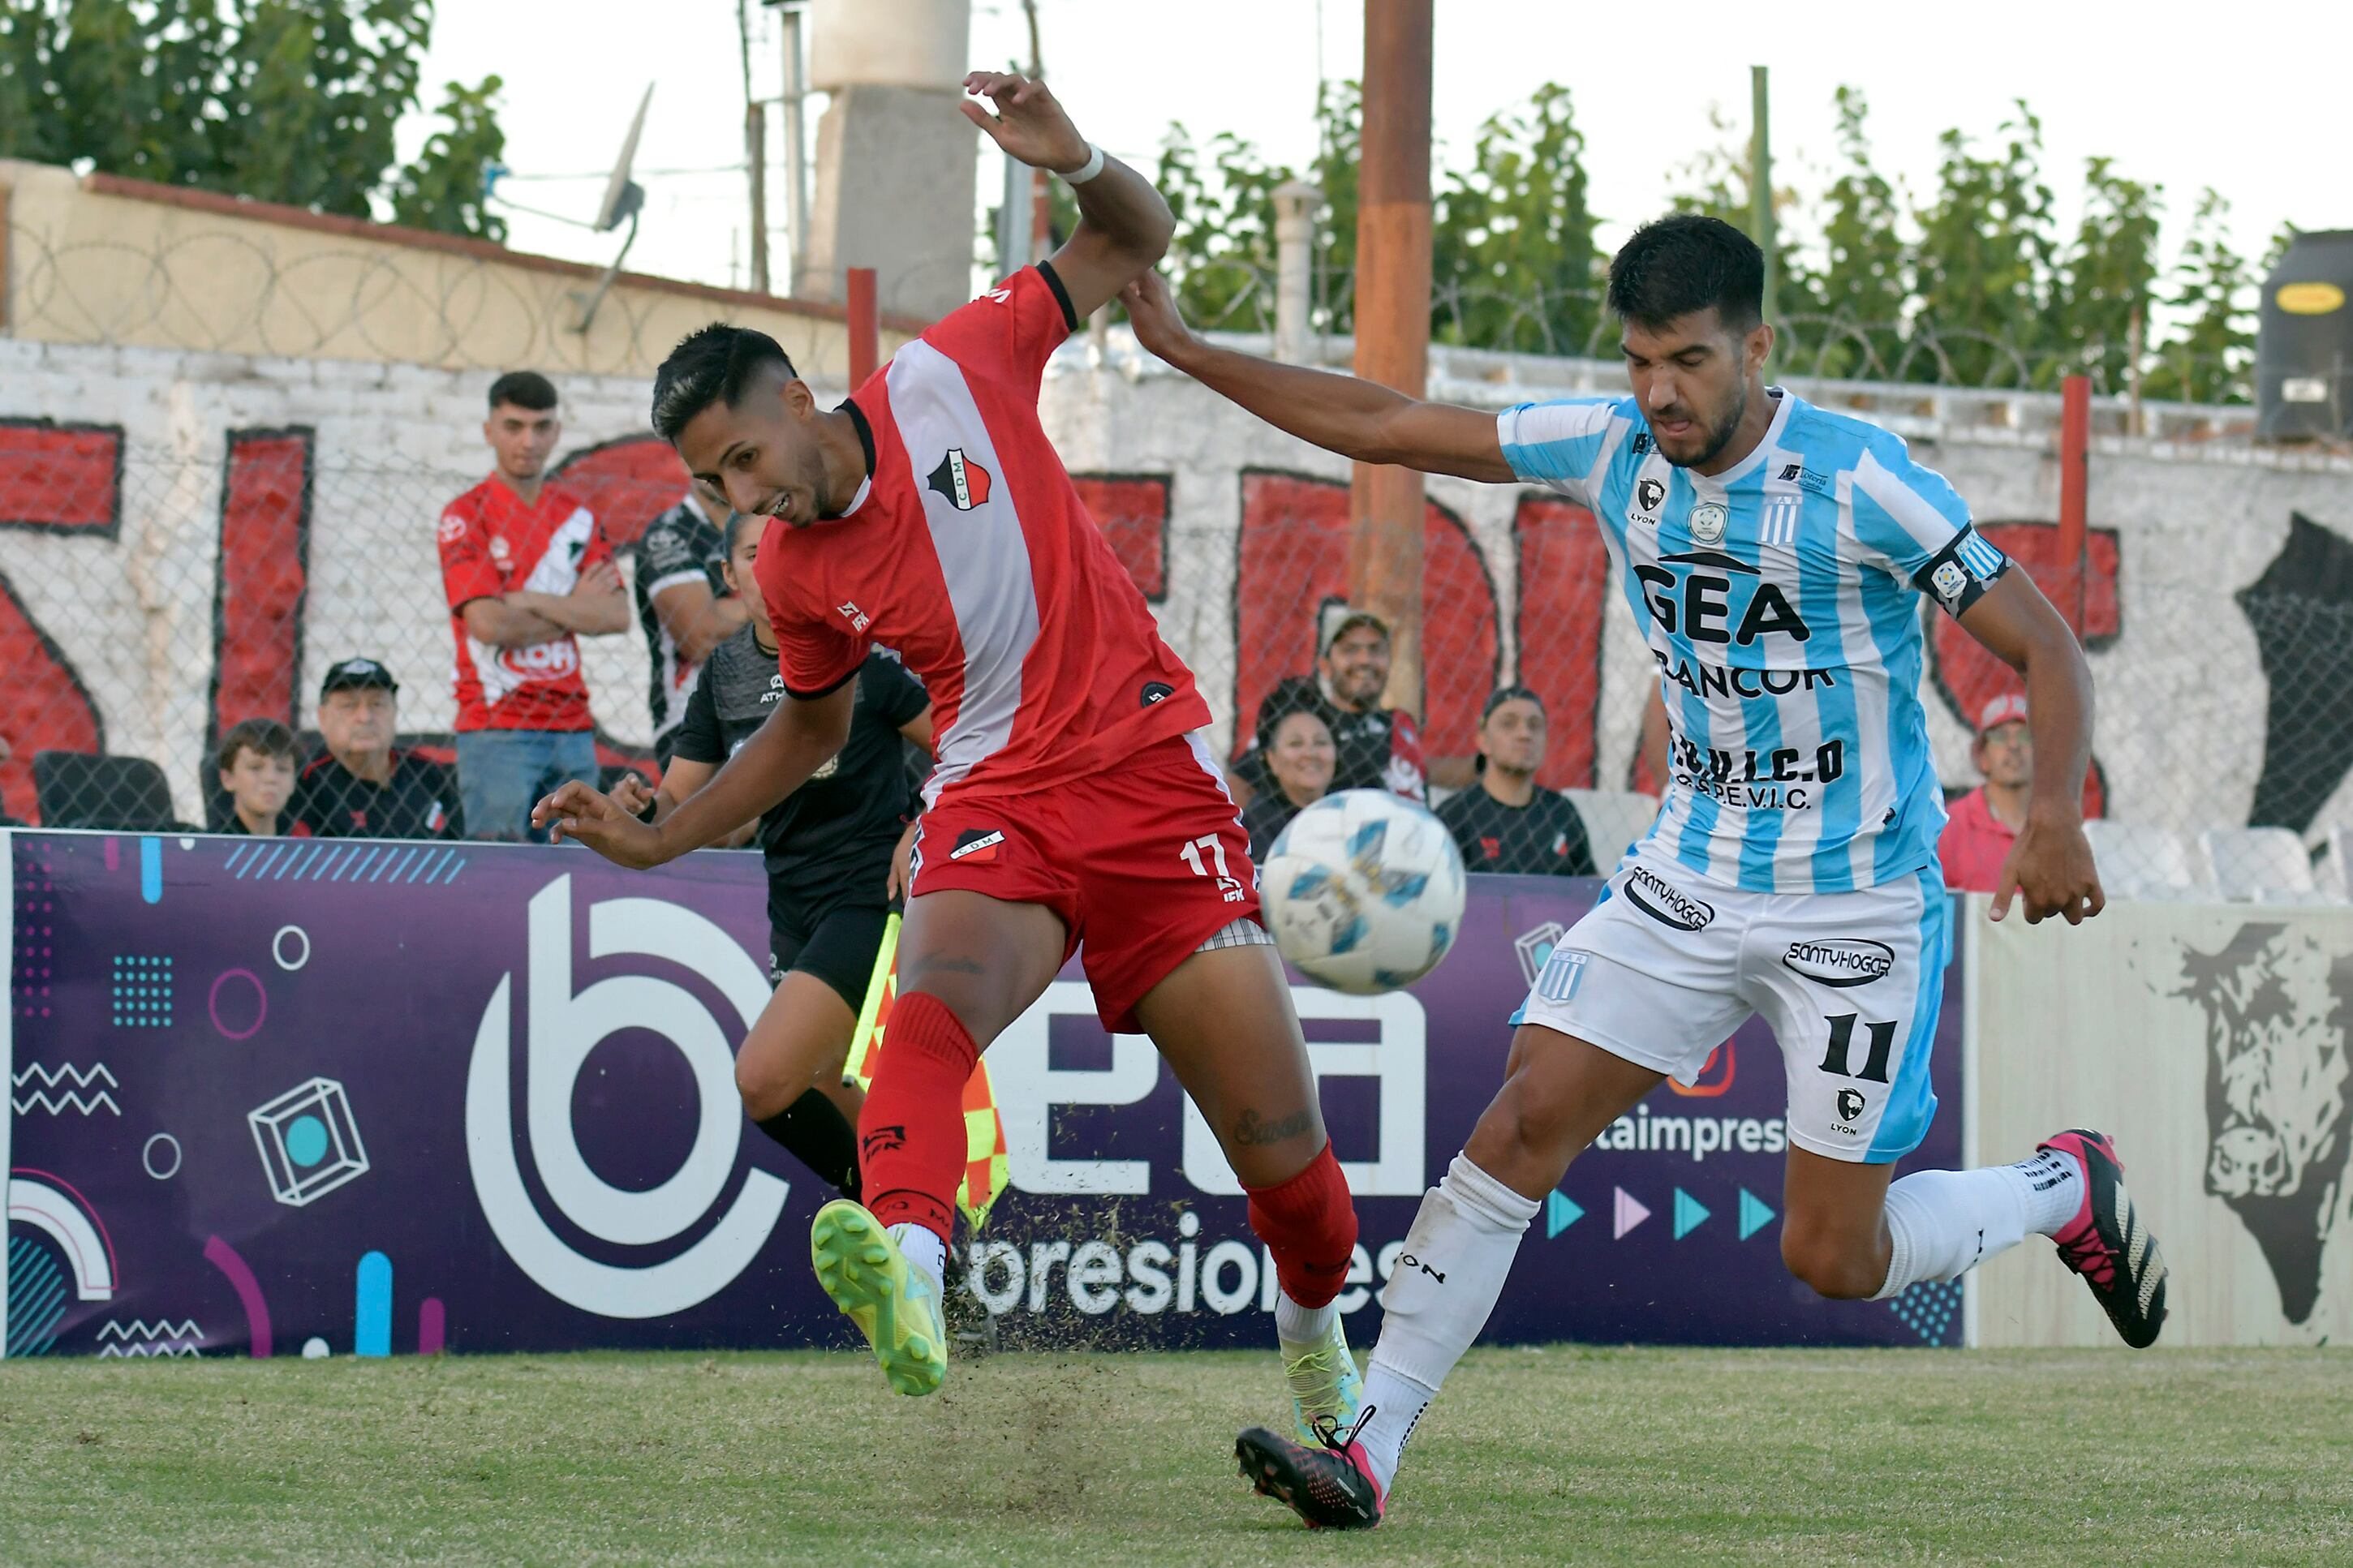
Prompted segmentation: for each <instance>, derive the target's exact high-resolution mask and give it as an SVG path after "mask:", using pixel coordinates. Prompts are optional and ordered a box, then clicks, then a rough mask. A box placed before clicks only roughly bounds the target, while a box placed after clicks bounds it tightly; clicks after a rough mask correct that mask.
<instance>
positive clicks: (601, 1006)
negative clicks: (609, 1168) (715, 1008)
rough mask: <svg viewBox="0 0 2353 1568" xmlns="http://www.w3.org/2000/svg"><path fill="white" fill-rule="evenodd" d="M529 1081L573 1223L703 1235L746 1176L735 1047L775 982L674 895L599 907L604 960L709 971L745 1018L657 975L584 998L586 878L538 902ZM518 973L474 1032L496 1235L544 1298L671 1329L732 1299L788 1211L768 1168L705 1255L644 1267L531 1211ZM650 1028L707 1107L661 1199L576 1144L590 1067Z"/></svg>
mask: <svg viewBox="0 0 2353 1568" xmlns="http://www.w3.org/2000/svg"><path fill="white" fill-rule="evenodd" d="M530 932H531V957H530V963H531V973H530V976H529V978H528V979H527V981H526V983H525V984H526V991H525V994H526V997H527V1002H528V1008H529V1013H530V1022H529V1024H528V1026H527V1028H528V1032H529V1033H528V1041H529V1043H528V1045H527V1046H526V1047H525V1050H524V1053H523V1058H524V1062H525V1066H526V1069H527V1072H528V1076H529V1079H530V1084H529V1088H528V1090H527V1098H526V1101H525V1105H524V1114H523V1127H524V1129H525V1130H526V1131H528V1133H529V1137H530V1142H531V1152H532V1157H533V1161H534V1162H535V1163H537V1165H538V1167H539V1182H540V1185H541V1187H542V1188H543V1190H544V1191H545V1192H546V1194H547V1197H548V1201H549V1202H550V1203H552V1204H554V1205H555V1207H556V1209H557V1210H558V1211H559V1212H561V1213H562V1214H563V1215H564V1217H565V1219H566V1220H568V1221H569V1222H571V1224H573V1225H574V1226H577V1227H579V1228H580V1229H581V1230H582V1231H585V1232H586V1233H587V1234H588V1235H590V1236H593V1237H596V1239H597V1240H599V1241H602V1242H609V1243H611V1244H612V1245H613V1246H615V1247H660V1246H664V1245H665V1244H667V1243H669V1242H670V1241H671V1240H672V1239H673V1238H675V1237H679V1236H681V1235H682V1234H684V1233H685V1232H687V1231H690V1230H693V1229H696V1228H698V1227H700V1226H702V1222H703V1219H704V1216H705V1215H706V1214H707V1213H708V1211H709V1210H710V1208H711V1206H712V1205H713V1204H714V1203H716V1202H717V1201H718V1200H719V1195H720V1194H721V1193H722V1192H723V1191H724V1190H725V1188H726V1186H727V1183H728V1180H729V1178H730V1177H732V1176H733V1174H734V1172H735V1156H736V1153H737V1147H736V1145H737V1142H738V1140H739V1139H740V1137H741V1135H742V1132H743V1127H744V1110H743V1106H742V1103H741V1102H740V1101H739V1100H737V1098H736V1093H735V1061H734V1057H733V1053H732V1052H731V1051H730V1050H729V1049H728V1041H729V1040H730V1039H731V1038H733V1037H737V1036H738V1035H739V1034H740V1033H741V1032H743V1031H747V1030H749V1029H750V1028H751V1026H752V1021H753V1020H754V1018H757V1017H758V1016H760V1009H761V1008H762V1007H763V1006H764V1005H766V1003H767V1000H768V985H767V980H766V977H765V975H764V974H762V973H761V972H760V967H759V965H757V964H755V963H753V962H752V960H751V958H750V957H749V956H747V955H746V954H745V953H744V950H743V949H742V948H741V947H739V946H737V945H736V943H735V942H734V941H733V939H732V938H731V937H729V936H728V934H727V933H726V932H725V931H722V930H720V929H719V928H718V927H717V926H715V925H713V924H712V922H711V921H707V920H705V919H704V918H703V917H702V916H701V915H699V914H696V913H695V912H693V911H692V910H687V909H682V908H681V907H680V906H678V905H676V904H672V903H666V902H664V901H663V900H659V899H608V900H605V901H604V902H603V903H600V904H596V905H593V906H591V907H590V909H589V910H588V956H589V957H590V958H591V959H610V958H618V957H638V958H649V959H655V960H659V961H660V962H662V963H670V964H676V965H678V966H679V967H681V969H685V970H688V971H691V972H693V973H698V974H701V975H702V976H703V977H704V978H706V979H707V980H709V981H710V983H711V984H712V985H713V986H715V987H716V988H717V989H718V991H719V992H720V994H722V995H723V996H724V997H725V998H726V1000H727V1003H728V1005H729V1006H730V1007H731V1008H732V1009H733V1012H734V1013H735V1014H736V1016H735V1017H733V1018H730V1019H728V1020H726V1021H725V1022H724V1023H723V1022H722V1021H721V1020H720V1019H717V1018H714V1017H712V1016H711V1012H710V1009H709V1008H707V1007H706V1006H704V1005H703V1003H702V999H701V997H699V996H698V995H697V994H695V993H693V992H691V991H689V990H687V989H686V988H685V987H684V986H681V985H679V984H675V983H673V982H671V981H670V980H665V979H660V978H658V977H656V976H655V975H653V974H649V973H635V974H614V975H608V976H607V977H606V978H605V979H602V980H599V981H597V982H596V984H592V985H590V986H588V987H587V988H586V990H584V991H581V992H579V993H577V994H575V993H574V991H573V989H572V879H571V878H570V877H558V878H557V879H555V880H554V881H553V882H550V883H549V884H548V885H547V886H546V887H545V888H544V889H542V890H541V891H540V893H539V895H538V896H537V897H536V898H534V899H533V900H531V915H530ZM512 989H513V976H512V975H507V976H504V977H501V980H500V981H499V984H498V989H496V990H495V991H493V992H492V993H491V1002H490V1005H489V1006H488V1007H487V1008H485V1009H484V1010H483V1013H482V1022H481V1026H480V1028H479V1029H478V1030H477V1031H476V1032H475V1035H474V1055H473V1059H472V1063H471V1065H470V1067H469V1068H468V1069H467V1073H466V1157H467V1160H468V1162H469V1163H470V1166H471V1167H472V1171H473V1176H474V1194H475V1196H476V1198H477V1199H479V1200H480V1203H481V1205H482V1215H483V1217H485V1218H486V1219H488V1220H489V1221H490V1224H491V1234H492V1235H493V1236H496V1237H498V1238H499V1245H500V1246H501V1247H504V1248H505V1249H506V1253H507V1256H508V1257H510V1258H513V1259H514V1261H515V1265H516V1267H518V1268H521V1269H522V1271H523V1272H524V1273H525V1274H528V1275H530V1276H531V1278H532V1279H533V1281H535V1282H536V1283H537V1284H538V1285H539V1287H540V1288H541V1289H543V1290H545V1291H547V1292H548V1294H550V1295H552V1296H554V1297H556V1298H558V1299H559V1300H564V1301H567V1302H570V1303H571V1304H572V1305H573V1306H575V1307H578V1308H580V1309H581V1310H583V1311H588V1312H596V1313H598V1314H600V1315H602V1316H604V1317H607V1318H659V1317H663V1316H667V1315H668V1314H670V1313H672V1312H682V1311H684V1310H687V1309H688V1308H690V1307H692V1306H694V1305H696V1304H697V1303H698V1302H702V1301H705V1300H709V1299H710V1298H711V1297H712V1296H715V1295H717V1294H718V1293H719V1292H720V1291H721V1290H722V1289H725V1288H726V1286H727V1284H728V1283H729V1282H730V1281H731V1280H733V1279H734V1278H735V1277H736V1276H737V1275H739V1274H741V1273H742V1272H743V1271H744V1268H746V1267H747V1266H748V1265H749V1264H750V1263H751V1261H752V1259H753V1258H754V1257H755V1256H757V1254H758V1253H759V1250H760V1248H761V1247H762V1246H763V1245H764V1244H765V1242H766V1241H767V1239H768V1233H769V1232H770V1231H771V1230H773V1229H775V1228H776V1221H777V1219H778V1218H779V1217H780V1216H781V1215H783V1214H784V1212H785V1196H786V1192H787V1191H788V1188H787V1186H786V1184H785V1183H784V1182H782V1181H780V1180H778V1179H777V1178H776V1177H775V1176H772V1175H770V1174H769V1173H766V1172H765V1171H757V1170H755V1171H753V1172H751V1173H749V1174H747V1175H746V1176H745V1177H744V1187H743V1190H742V1191H741V1192H739V1193H737V1194H735V1201H734V1202H733V1204H731V1205H728V1208H727V1210H726V1212H725V1213H724V1214H722V1215H719V1217H718V1221H717V1223H716V1224H714V1225H712V1226H711V1227H710V1228H709V1230H708V1231H706V1232H705V1234H704V1235H703V1236H702V1238H701V1239H699V1240H697V1241H696V1242H695V1243H694V1244H693V1245H692V1246H691V1247H686V1248H684V1249H683V1250H673V1251H671V1252H670V1255H669V1256H667V1257H665V1258H659V1260H655V1261H649V1262H646V1263H642V1264H638V1263H606V1262H601V1261H599V1260H598V1259H596V1258H589V1257H586V1256H585V1255H584V1254H582V1253H580V1252H579V1251H577V1250H575V1248H574V1247H572V1246H571V1245H570V1244H568V1243H567V1242H565V1240H564V1239H563V1237H559V1236H557V1235H556V1233H555V1232H554V1229H553V1228H552V1227H550V1226H549V1225H548V1223H547V1221H546V1219H545V1218H544V1217H543V1216H542V1215H541V1214H540V1212H539V1210H538V1208H537V1207H536V1206H535V1205H533V1202H532V1197H531V1194H530V1191H529V1190H528V1189H527V1188H526V1187H524V1185H523V1181H522V1170H521V1168H520V1166H519V1164H518V1162H517V1160H516V1158H515V1144H516V1142H517V1130H516V1127H515V1117H514V1091H513V1086H512V1065H513V1064H512V1059H511V1058H512V1051H511V1049H510V1046H509V1033H510V1018H511V1016H512V1012H513V999H512V994H511V993H512ZM624 1029H640V1030H644V1031H645V1032H647V1033H649V1034H652V1035H659V1036H660V1037H663V1038H665V1039H668V1040H669V1041H670V1043H671V1044H672V1045H674V1046H676V1047H678V1050H679V1053H680V1055H681V1056H683V1057H685V1058H686V1060H687V1064H688V1066H689V1067H691V1068H692V1069H693V1072H694V1082H695V1088H696V1089H697V1091H698V1096H699V1099H700V1102H701V1103H700V1106H699V1115H698V1118H697V1121H696V1124H695V1131H694V1146H693V1147H692V1148H691V1149H690V1150H689V1151H688V1152H687V1156H686V1162H685V1163H684V1164H682V1165H681V1166H680V1167H679V1168H678V1170H677V1172H676V1173H673V1174H672V1175H671V1176H670V1179H669V1180H668V1181H666V1182H663V1183H662V1184H659V1186H656V1187H654V1188H652V1189H651V1190H650V1191H647V1192H631V1191H628V1190H627V1189H625V1188H621V1187H617V1186H614V1185H613V1184H610V1183H608V1182H607V1181H606V1180H605V1179H604V1178H603V1177H601V1176H599V1175H597V1174H596V1172H595V1171H593V1170H591V1169H590V1168H589V1165H588V1162H587V1161H586V1159H585V1158H583V1157H582V1155H581V1152H580V1144H579V1142H578V1141H577V1140H576V1139H575V1137H574V1135H573V1127H572V1090H573V1086H574V1084H575V1082H576V1081H577V1080H578V1079H579V1077H580V1069H581V1068H582V1066H583V1065H584V1064H585V1063H586V1061H587V1059H588V1055H589V1053H590V1052H591V1051H593V1050H594V1049H596V1046H597V1045H598V1044H599V1043H600V1042H601V1041H603V1040H604V1039H606V1038H607V1037H609V1036H611V1035H615V1034H617V1033H619V1032H620V1031H622V1030H624Z"/></svg>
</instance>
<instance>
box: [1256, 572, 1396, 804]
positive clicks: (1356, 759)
mask: <svg viewBox="0 0 2353 1568" xmlns="http://www.w3.org/2000/svg"><path fill="white" fill-rule="evenodd" d="M1318 620H1319V622H1320V628H1319V629H1320V633H1321V635H1320V636H1318V637H1316V639H1315V650H1316V653H1315V673H1314V675H1294V676H1292V677H1289V678H1288V679H1284V680H1282V681H1279V682H1277V683H1276V685H1275V688H1274V689H1273V690H1271V691H1270V692H1268V693H1267V694H1266V700H1265V701H1263V702H1261V704H1260V705H1259V711H1258V721H1257V723H1256V724H1255V725H1254V726H1253V737H1254V738H1253V740H1252V742H1251V744H1250V750H1249V751H1247V752H1243V753H1242V754H1241V757H1240V759H1239V760H1238V761H1237V762H1236V763H1234V766H1233V773H1232V777H1233V782H1234V783H1235V784H1238V785H1240V788H1239V789H1238V790H1237V791H1236V792H1235V793H1236V794H1237V795H1240V797H1241V799H1242V801H1243V802H1244V804H1248V803H1249V801H1250V799H1251V797H1253V796H1255V795H1264V794H1266V793H1267V792H1268V791H1270V790H1271V789H1273V788H1274V787H1275V783H1274V774H1273V773H1272V771H1271V769H1270V768H1269V766H1268V759H1267V756H1266V752H1265V751H1264V749H1263V748H1262V747H1261V745H1260V744H1259V743H1258V742H1257V740H1256V739H1255V737H1256V736H1262V735H1266V734H1270V733H1271V732H1272V731H1273V729H1274V726H1275V724H1276V722H1278V721H1280V720H1281V719H1282V716H1283V715H1284V714H1286V713H1294V712H1300V711H1305V712H1310V713H1313V714H1314V715H1315V716H1316V717H1317V718H1319V719H1321V720H1323V721H1324V728H1325V729H1327V730H1329V731H1332V743H1333V745H1334V746H1335V748H1336V749H1337V751H1338V753H1339V759H1338V762H1337V763H1336V764H1335V766H1334V768H1333V771H1332V784H1331V787H1332V788H1333V789H1334V790H1335V791H1336V790H1344V789H1385V790H1388V791H1389V792H1390V793H1391V794H1394V795H1403V796H1405V797H1406V798H1407V799H1408V800H1420V799H1423V798H1424V797H1425V796H1426V795H1428V793H1429V783H1428V779H1427V777H1426V775H1425V774H1424V773H1423V770H1422V761H1421V732H1420V731H1419V729H1417V728H1416V726H1415V724H1414V721H1413V715H1412V714H1410V713H1409V712H1407V711H1406V710H1404V709H1402V708H1384V707H1382V706H1381V693H1382V692H1383V691H1384V690H1386V689H1388V683H1389V628H1388V622H1386V621H1384V620H1382V619H1381V618H1380V616H1377V615H1375V614H1373V613H1372V612H1371V611H1370V610H1359V609H1354V608H1351V607H1350V606H1348V605H1343V604H1327V605H1324V608H1323V612H1322V614H1321V615H1320V616H1318Z"/></svg>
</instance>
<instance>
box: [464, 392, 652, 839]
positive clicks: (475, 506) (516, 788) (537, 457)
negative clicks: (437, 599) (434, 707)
mask: <svg viewBox="0 0 2353 1568" xmlns="http://www.w3.org/2000/svg"><path fill="white" fill-rule="evenodd" d="M490 404H491V412H490V417H489V418H487V419H485V420H484V421H483V422H482V438H483V439H484V440H485V441H487V442H488V443H489V444H490V447H491V452H492V453H493V454H494V455H495V457H496V459H497V461H496V464H495V466H494V467H493V468H492V469H491V477H490V478H489V479H484V480H483V481H482V482H481V483H480V484H479V485H476V486H475V487H474V488H473V489H470V490H468V491H467V492H466V493H465V494H464V495H461V496H459V498H458V499H457V500H454V501H452V502H450V503H449V507H448V510H446V511H444V512H443V513H442V514H441V525H440V542H441V580H442V585H443V587H444V589H445V590H446V591H447V593H448V599H449V631H450V635H451V637H453V638H454V639H455V640H456V642H457V645H458V661H457V695H458V724H457V731H458V783H459V789H460V791H461V792H462V793H463V795H464V797H465V805H466V820H467V821H468V822H470V824H472V826H473V830H474V832H475V834H476V835H477V836H479V837H484V838H512V839H522V838H525V837H531V836H532V835H531V808H532V805H533V802H535V801H536V800H538V798H539V797H540V796H541V795H545V794H546V793H547V792H549V791H550V790H553V789H554V788H555V787H556V786H557V785H558V784H563V783H565V781H566V780H570V779H578V780H580V781H581V782H583V783H585V784H595V783H596V735H595V728H596V725H595V721H593V720H592V719H591V718H590V717H589V714H588V688H587V685H586V683H585V682H584V681H583V680H582V679H581V678H580V645H579V643H578V642H577V641H576V640H575V634H580V633H586V634H589V635H591V636H605V635H609V634H611V633H614V632H619V631H626V630H627V629H628V625H629V606H628V601H627V599H625V598H624V597H623V595H622V593H621V577H620V573H619V571H618V570H617V568H616V567H615V566H614V564H613V550H612V546H611V544H610V543H609V542H607V540H606V538H605V536H604V533H603V531H601V530H600V529H598V528H597V526H596V518H595V517H594V516H592V515H591V514H590V512H589V510H588V509H587V507H586V506H585V505H583V504H582V503H581V501H580V500H579V498H577V497H576V496H575V495H573V494H572V493H571V492H570V491H568V490H565V489H563V488H561V487H560V486H556V485H551V484H548V483H547V482H546V479H545V475H546V469H547V459H548V456H549V454H550V453H552V452H553V451H554V449H555V442H556V438H557V437H558V436H560V435H561V434H562V431H563V426H562V425H561V424H559V423H558V421H557V419H556V417H555V387H554V384H551V383H550V382H549V381H548V379H547V378H546V377H545V376H543V375H540V374H536V373H535V372H532V371H511V372H509V373H508V374H505V375H502V376H501V377H499V378H498V380H496V381H494V382H492V383H491V394H490Z"/></svg>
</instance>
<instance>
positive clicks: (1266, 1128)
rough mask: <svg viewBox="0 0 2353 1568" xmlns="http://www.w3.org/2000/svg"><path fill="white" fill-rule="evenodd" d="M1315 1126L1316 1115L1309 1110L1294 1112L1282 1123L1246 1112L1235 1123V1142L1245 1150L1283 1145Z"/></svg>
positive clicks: (1256, 1113)
mask: <svg viewBox="0 0 2353 1568" xmlns="http://www.w3.org/2000/svg"><path fill="white" fill-rule="evenodd" d="M1314 1124H1315V1117H1314V1113H1313V1112H1311V1111H1307V1110H1298V1111H1293V1113H1292V1114H1291V1115H1289V1116H1286V1117H1284V1118H1283V1119H1282V1121H1264V1120H1262V1119H1261V1117H1260V1116H1259V1113H1258V1112H1257V1111H1255V1110H1245V1111H1243V1112H1242V1113H1241V1115H1240V1117H1239V1118H1237V1119H1236V1120H1235V1121H1234V1142H1235V1144H1236V1146H1237V1147H1240V1148H1243V1149H1250V1148H1256V1147H1261V1146H1263V1145H1265V1144H1269V1143H1281V1142H1284V1141H1286V1140H1288V1139H1292V1138H1296V1137H1298V1136H1299V1135H1300V1134H1301V1133H1303V1132H1304V1131H1307V1130H1308V1128H1310V1127H1312V1126H1314Z"/></svg>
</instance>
